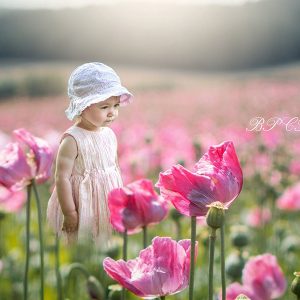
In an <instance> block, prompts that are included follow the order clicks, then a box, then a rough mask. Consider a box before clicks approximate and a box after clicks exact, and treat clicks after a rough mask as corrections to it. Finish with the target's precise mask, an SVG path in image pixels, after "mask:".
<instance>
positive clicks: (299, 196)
mask: <svg viewBox="0 0 300 300" xmlns="http://www.w3.org/2000/svg"><path fill="white" fill-rule="evenodd" d="M277 207H278V208H279V209H282V210H288V211H296V210H300V183H297V184H296V185H294V186H292V187H290V188H288V189H287V190H286V191H285V192H284V193H283V195H282V196H281V197H280V198H279V199H278V200H277Z"/></svg>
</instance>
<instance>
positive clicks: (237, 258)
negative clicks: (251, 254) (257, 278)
mask: <svg viewBox="0 0 300 300" xmlns="http://www.w3.org/2000/svg"><path fill="white" fill-rule="evenodd" d="M244 266H245V260H244V258H243V257H242V256H241V255H237V254H231V255H230V256H229V257H228V258H227V259H226V264H225V270H226V274H227V275H228V276H229V277H230V279H232V281H237V280H239V279H240V278H241V277H242V272H243V268H244Z"/></svg>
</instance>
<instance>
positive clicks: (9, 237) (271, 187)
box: [0, 0, 300, 300]
mask: <svg viewBox="0 0 300 300" xmlns="http://www.w3.org/2000/svg"><path fill="white" fill-rule="evenodd" d="M89 61H100V62H103V63H105V64H108V65H109V66H111V67H113V68H114V69H115V70H116V71H117V73H118V74H119V75H120V77H121V80H122V83H123V84H124V86H126V87H127V88H128V89H129V90H130V91H131V92H132V93H133V94H134V96H135V97H134V102H133V103H132V104H131V105H129V106H127V107H124V108H121V110H120V115H119V118H118V120H117V121H116V122H115V123H114V124H112V127H113V129H114V131H115V132H116V135H117V137H118V143H119V161H120V165H121V169H122V176H123V180H124V183H125V184H127V183H129V182H131V181H133V180H136V179H139V178H145V177H147V178H150V179H151V180H152V181H153V183H155V182H156V181H157V180H158V174H159V171H164V170H166V169H168V168H170V167H171V166H172V165H173V164H176V163H181V164H183V165H184V166H186V167H187V168H189V169H191V170H192V168H193V165H194V163H195V162H196V161H197V160H198V159H199V158H200V157H201V155H203V153H205V152H206V151H207V149H208V147H209V146H210V145H213V144H218V143H220V142H222V141H224V140H232V141H233V142H234V144H235V147H236V150H237V154H238V157H239V159H240V161H241V164H242V168H243V172H244V179H245V180H244V188H243V190H242V193H241V195H240V197H239V199H238V200H237V202H236V203H234V205H233V206H232V209H231V210H230V212H228V215H229V217H228V221H227V222H228V223H227V224H228V226H227V229H226V230H227V233H228V234H227V235H226V239H227V248H226V253H227V255H235V254H236V253H237V252H236V249H235V248H234V246H233V245H232V244H231V241H230V237H229V233H231V229H232V228H233V227H234V226H236V225H241V226H244V227H245V228H246V232H247V234H249V236H248V239H249V244H247V246H245V247H246V250H245V251H244V250H243V251H242V252H240V254H241V256H240V257H239V258H237V257H234V258H233V260H234V261H235V262H236V261H237V260H238V263H236V264H234V268H235V267H236V266H237V265H238V266H237V267H238V269H234V272H235V273H234V272H233V273H234V274H232V273H231V275H230V274H228V280H227V283H228V284H229V283H230V282H232V281H234V280H239V281H240V280H241V270H242V267H243V263H241V260H239V259H240V258H241V257H243V261H244V262H245V261H246V260H247V259H248V258H249V257H250V256H253V255H259V254H263V253H266V252H270V253H272V254H274V255H276V256H277V258H278V261H279V264H280V266H281V268H282V269H283V271H284V275H285V278H286V280H287V283H290V282H291V280H292V279H293V272H294V271H299V269H298V270H296V269H295V268H296V267H295V266H297V265H299V260H300V257H299V255H300V252H299V247H300V240H299V232H298V229H297V227H296V226H295V224H297V222H299V209H300V205H299V204H294V206H293V205H291V206H289V205H286V206H284V205H283V206H282V205H279V206H278V205H277V203H278V199H279V198H280V197H281V196H282V195H283V194H284V193H285V192H286V190H287V189H288V188H290V187H292V186H294V185H296V184H297V183H298V182H299V176H300V158H299V157H300V155H299V154H300V139H299V131H295V130H290V131H287V130H286V128H285V126H275V128H274V129H272V130H269V131H266V132H263V131H258V132H255V131H253V132H249V131H247V130H246V128H251V126H250V120H251V119H253V118H254V117H257V116H260V117H262V118H264V120H265V121H267V120H269V119H270V118H273V117H278V118H282V119H283V120H285V122H287V121H288V120H290V119H292V118H294V117H300V106H299V101H300V1H299V0H260V1H259V0H256V1H255V0H252V1H251V0H248V1H247V0H190V1H189V0H160V1H159V0H152V1H151V0H139V1H133V0H119V1H118V0H105V1H101V0H98V1H96V0H94V1H93V0H73V1H71V0H67V1H59V0H52V1H50V0H49V1H43V0H26V1H25V0H13V1H11V0H1V1H0V146H1V149H2V148H4V147H5V145H6V144H7V143H8V142H10V141H11V140H13V138H12V131H13V130H14V129H17V128H21V127H23V128H25V129H27V130H29V131H30V132H31V133H32V134H34V135H36V136H39V137H41V138H44V139H45V140H47V141H48V142H49V144H50V145H51V147H52V149H53V151H54V154H55V153H56V151H57V147H58V143H59V140H60V136H61V134H62V132H63V131H64V130H66V129H67V128H68V127H69V126H71V125H72V123H71V122H70V121H68V120H67V118H66V116H65V114H64V110H65V109H66V108H67V106H68V104H69V100H68V97H67V81H68V78H69V75H70V73H71V72H72V70H73V69H74V68H75V67H77V66H78V65H80V64H82V63H85V62H89ZM298 120H299V119H298ZM269 125H270V124H269ZM269 125H267V124H266V126H267V127H266V129H268V128H270V127H268V126H269ZM297 126H298V127H297ZM296 127H297V129H299V130H300V124H299V122H297V124H296ZM296 127H295V128H296ZM53 172H54V169H53ZM52 188H53V178H51V179H50V180H49V182H48V183H47V184H45V185H43V186H40V187H39V191H40V193H41V195H42V199H43V200H42V207H43V218H44V220H45V211H46V206H47V201H48V199H49V195H50V192H51V191H52ZM296 194H297V192H296ZM299 194H300V192H299ZM299 194H298V196H297V197H294V196H291V197H290V198H289V197H288V196H287V197H288V198H289V199H290V200H291V199H296V200H295V201H297V199H299ZM24 197H25V194H24ZM24 197H23V199H25V198H24ZM293 197H294V198H293ZM4 199H5V198H4V196H3V197H2V198H1V193H0V211H1V214H0V225H1V226H0V229H1V230H2V231H1V234H0V276H2V278H1V282H0V290H1V296H0V297H1V299H2V297H4V298H3V299H5V300H6V299H9V300H10V299H22V292H23V291H22V288H23V265H24V251H23V249H24V247H25V231H24V230H25V229H24V224H25V208H24V206H23V205H19V206H18V209H16V210H15V211H11V210H7V209H5V205H4V203H5V201H6V200H5V201H4ZM1 201H2V202H1ZM291 202H293V200H291ZM23 203H24V201H23ZM293 203H294V202H293ZM297 205H298V206H297ZM33 209H34V212H33V217H32V222H33V227H32V228H33V229H32V236H31V243H32V249H31V251H32V255H33V258H32V263H31V267H32V269H31V273H30V281H31V283H30V286H31V290H30V293H31V297H32V299H38V296H37V295H38V292H39V260H38V233H37V232H38V229H37V220H36V217H35V209H36V208H35V207H33ZM2 212H4V213H3V214H2ZM180 220H181V221H180V222H181V223H182V236H181V238H189V221H188V220H187V219H186V218H181V219H180ZM176 222H177V223H176ZM12 224H13V228H14V230H11V228H12ZM174 224H175V225H176V224H177V225H178V221H177V220H175V221H174V219H172V218H168V219H167V220H166V221H165V222H164V223H162V224H160V225H159V226H157V227H154V228H153V229H151V230H150V229H149V241H150V240H151V237H154V236H155V235H160V236H165V235H168V236H171V237H173V238H176V226H177V225H176V226H175V225H174ZM2 233H3V234H2ZM45 234H46V238H45V240H46V252H45V261H46V271H47V286H46V298H45V299H46V300H47V299H55V297H56V291H57V289H56V279H55V273H54V257H55V254H54V248H55V239H54V237H53V235H51V233H50V231H49V230H48V228H46V226H45ZM207 235H208V231H207V228H206V227H205V226H199V227H198V229H197V238H198V241H199V243H200V244H199V245H200V247H201V248H200V251H199V259H198V262H197V264H198V267H197V268H198V273H197V274H196V280H197V284H196V290H195V295H196V297H195V299H206V297H207V280H206V279H205V278H207V252H208V251H207ZM141 238H142V237H141V235H140V234H138V235H136V236H135V237H131V243H132V244H131V246H130V249H129V254H128V256H129V257H130V258H132V257H135V256H137V255H138V253H139V251H140V250H141V243H140V241H141ZM116 244H117V247H115V248H114V249H113V250H114V251H115V252H113V251H112V252H111V253H115V254H114V255H115V257H116V258H119V257H120V255H121V252H120V249H121V248H120V241H119V240H117V242H116ZM116 249H117V250H116ZM118 249H119V250H118ZM61 251H62V252H61V264H62V276H64V275H65V274H67V270H68V265H69V264H70V263H71V262H74V261H78V262H82V263H84V264H85V266H86V268H87V269H89V271H90V272H91V273H92V274H93V275H95V276H96V277H97V278H98V279H99V280H101V282H102V284H103V286H104V288H105V291H106V294H107V291H108V285H109V284H113V283H114V282H113V281H109V279H108V278H107V276H106V275H105V274H104V273H103V271H102V270H101V271H100V273H99V266H100V265H101V261H100V259H99V256H96V257H92V256H90V252H89V251H90V250H89V249H87V247H86V248H84V246H83V248H82V251H81V250H80V251H78V249H77V248H76V249H75V248H74V249H67V248H65V247H63V246H62V249H61ZM101 255H103V256H102V259H103V257H105V255H111V254H107V253H106V254H101ZM87 257H89V260H88V261H87V260H86V258H87ZM219 262H220V256H219V252H218V251H217V253H216V263H217V264H218V263H219ZM20 266H21V267H20ZM200 267H201V271H199V269H200ZM228 269H229V270H232V269H230V266H229V267H228ZM203 272H204V273H203ZM229 273H230V271H229ZM64 278H65V277H64ZM79 283H80V284H79ZM79 283H78V282H77V287H78V288H77V289H74V293H75V294H76V295H80V299H90V298H89V296H88V295H87V293H86V291H85V288H82V285H83V283H82V280H81V281H80V282H79ZM74 286H76V284H75V285H74ZM215 286H216V291H215V292H216V294H217V293H218V291H219V288H220V281H218V279H217V282H216V285H215ZM2 295H4V296H2ZM168 298H170V299H178V300H181V299H187V293H186V292H185V293H183V294H179V295H177V296H170V297H168ZM30 299H31V298H30ZM71 299H75V296H74V297H73V298H71ZM78 299H79V298H78ZM114 299H115V298H114ZM116 299H119V298H116ZM129 299H137V298H136V297H134V296H132V295H130V297H129ZM278 299H284V300H290V299H294V298H293V295H291V292H290V291H289V290H286V292H285V294H284V295H282V297H281V298H278Z"/></svg>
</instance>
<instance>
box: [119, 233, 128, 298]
mask: <svg viewBox="0 0 300 300" xmlns="http://www.w3.org/2000/svg"><path fill="white" fill-rule="evenodd" d="M127 240H128V235H127V229H125V231H124V233H123V260H125V261H126V260H127ZM125 297H126V290H125V288H122V294H121V299H122V300H125Z"/></svg>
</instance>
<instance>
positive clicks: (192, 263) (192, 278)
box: [189, 216, 196, 300]
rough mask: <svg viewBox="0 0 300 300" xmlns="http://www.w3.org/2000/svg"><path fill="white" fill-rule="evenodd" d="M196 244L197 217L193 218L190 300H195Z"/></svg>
mask: <svg viewBox="0 0 300 300" xmlns="http://www.w3.org/2000/svg"><path fill="white" fill-rule="evenodd" d="M195 242H196V217H195V216H192V217H191V259H190V278H189V300H193V292H194V273H195Z"/></svg>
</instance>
